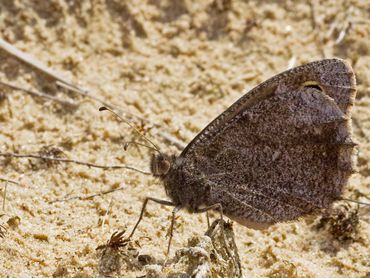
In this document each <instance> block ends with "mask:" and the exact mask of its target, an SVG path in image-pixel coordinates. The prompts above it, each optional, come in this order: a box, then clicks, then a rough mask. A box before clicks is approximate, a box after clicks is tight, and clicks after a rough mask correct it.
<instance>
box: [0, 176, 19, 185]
mask: <svg viewBox="0 0 370 278" xmlns="http://www.w3.org/2000/svg"><path fill="white" fill-rule="evenodd" d="M0 181H5V182H8V183H12V184H16V185H19V186H22V184H20V183H19V182H16V181H14V180H9V179H6V178H2V177H0Z"/></svg>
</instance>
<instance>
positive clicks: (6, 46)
mask: <svg viewBox="0 0 370 278" xmlns="http://www.w3.org/2000/svg"><path fill="white" fill-rule="evenodd" d="M0 48H2V49H3V50H5V51H6V52H8V53H9V54H11V55H13V56H15V57H17V58H18V59H19V60H21V61H23V62H25V63H27V64H29V65H31V66H33V67H35V68H37V69H38V70H40V71H42V72H43V73H45V74H46V75H48V76H50V77H52V78H54V79H56V80H58V81H60V82H63V83H65V84H67V85H69V86H70V87H73V88H75V89H76V90H79V91H81V92H83V93H86V90H84V89H82V88H79V87H78V86H76V85H74V84H72V83H71V82H69V81H68V80H66V79H64V78H63V77H61V76H60V75H59V74H57V73H56V72H54V71H53V70H51V69H50V68H48V67H46V66H45V65H43V64H42V63H40V62H39V61H37V60H36V59H35V58H34V57H32V56H31V55H29V54H27V53H25V52H23V51H21V50H19V49H18V48H16V47H15V46H13V45H11V44H10V43H8V42H6V41H4V40H3V39H1V38H0Z"/></svg>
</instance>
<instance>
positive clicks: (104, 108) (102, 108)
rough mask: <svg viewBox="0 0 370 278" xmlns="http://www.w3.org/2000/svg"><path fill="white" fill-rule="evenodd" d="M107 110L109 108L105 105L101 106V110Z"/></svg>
mask: <svg viewBox="0 0 370 278" xmlns="http://www.w3.org/2000/svg"><path fill="white" fill-rule="evenodd" d="M105 110H108V108H107V107H105V106H102V107H100V108H99V111H105Z"/></svg>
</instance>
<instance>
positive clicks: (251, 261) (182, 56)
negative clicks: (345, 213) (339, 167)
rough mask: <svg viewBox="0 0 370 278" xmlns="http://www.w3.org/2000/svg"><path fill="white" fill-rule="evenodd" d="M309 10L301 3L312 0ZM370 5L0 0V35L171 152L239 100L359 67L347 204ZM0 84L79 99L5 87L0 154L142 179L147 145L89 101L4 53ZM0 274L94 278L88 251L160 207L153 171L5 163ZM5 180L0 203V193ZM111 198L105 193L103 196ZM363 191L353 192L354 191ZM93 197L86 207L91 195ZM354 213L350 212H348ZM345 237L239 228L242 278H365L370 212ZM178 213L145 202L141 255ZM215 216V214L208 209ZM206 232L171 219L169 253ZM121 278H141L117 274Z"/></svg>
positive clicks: (369, 169)
mask: <svg viewBox="0 0 370 278" xmlns="http://www.w3.org/2000/svg"><path fill="white" fill-rule="evenodd" d="M308 3H310V4H308ZM369 18H370V4H369V2H368V1H366V0H362V1H360V0H354V1H334V0H331V1H232V0H229V1H227V0H224V1H222V0H219V1H217V0H215V1H212V0H209V1H208V0H202V1H186V0H173V1H171V0H168V1H160V0H148V1H143V0H136V1H134V0H130V1H119V0H106V1H103V0H93V1H87V0H85V1H71V0H52V1H37V0H27V1H19V0H15V1H13V0H9V1H7V0H4V1H1V2H0V30H1V35H0V36H1V38H2V39H3V40H5V41H7V42H9V43H11V44H12V45H14V46H16V47H17V48H19V49H20V50H22V51H24V52H27V53H28V54H30V55H32V56H33V57H35V58H36V59H37V60H38V61H40V62H41V63H43V64H45V65H47V66H48V67H50V68H52V69H53V70H55V71H56V72H58V74H60V75H61V76H63V77H65V78H67V79H69V80H71V81H73V82H74V83H76V84H79V85H80V86H82V87H84V88H87V89H88V90H89V92H90V93H92V94H93V95H95V96H98V97H99V98H101V99H104V100H105V101H107V102H109V103H112V104H115V105H118V106H120V107H121V109H122V110H124V111H126V112H128V113H133V114H135V115H138V116H140V117H141V118H142V119H143V120H142V121H138V120H137V118H136V117H134V118H133V122H134V123H135V124H136V125H137V126H138V127H139V128H140V130H142V131H143V132H145V133H146V134H147V136H149V137H150V139H151V140H153V141H154V142H155V143H156V144H158V145H159V146H160V148H161V150H162V151H163V152H166V153H175V154H178V153H179V152H180V150H179V149H178V148H177V147H176V146H175V145H174V144H171V143H170V142H168V141H166V140H165V139H164V137H166V136H168V135H170V136H171V137H172V138H173V140H172V141H174V139H176V140H177V141H179V142H181V143H182V144H183V145H186V144H187V143H188V142H190V140H191V139H192V138H193V137H194V136H195V135H196V134H197V133H198V132H199V131H201V130H202V128H204V127H205V126H206V125H207V124H208V123H209V122H210V121H211V120H212V119H213V118H215V117H216V116H217V115H218V114H219V113H221V112H222V111H223V110H225V109H226V108H227V107H228V106H229V105H231V104H232V103H233V102H234V101H235V100H237V99H238V98H239V97H240V96H242V95H243V93H244V92H246V91H247V90H249V89H251V88H253V87H254V86H256V85H257V84H259V83H260V82H262V81H264V80H266V79H267V78H269V77H271V76H273V75H275V74H277V73H279V72H281V71H283V70H286V69H287V68H289V67H291V66H295V65H299V64H303V63H306V62H310V61H314V60H318V59H322V58H328V57H340V58H343V59H346V60H347V61H348V62H349V63H350V64H351V65H352V67H353V69H354V71H355V72H356V77H357V83H358V93H357V98H356V104H355V107H354V110H353V118H354V119H355V121H356V124H355V125H354V127H353V129H354V135H355V138H356V140H357V142H358V144H359V146H358V154H357V157H358V159H357V160H358V172H357V173H356V174H354V175H353V176H352V178H351V180H350V182H349V184H348V186H347V188H346V191H345V196H346V197H348V198H355V199H357V198H360V200H362V201H366V198H364V197H359V193H358V192H361V193H362V194H365V195H367V196H370V187H369V184H370V177H369V173H370V155H369V152H370V143H369V134H370V20H369ZM0 59H1V62H0V80H1V81H4V82H8V83H11V84H15V85H17V86H21V87H25V88H28V89H34V90H39V91H43V92H46V93H48V94H51V95H53V96H57V97H59V98H63V99H68V100H70V101H74V102H76V103H77V104H78V107H75V108H71V107H66V106H63V105H60V104H58V103H56V102H55V101H51V100H45V99H42V98H41V99H40V98H37V97H32V96H30V95H27V94H24V93H22V92H20V91H17V90H10V89H7V88H5V87H3V86H2V87H1V88H0V89H1V91H0V92H1V96H2V97H1V102H0V151H1V152H13V153H23V154H31V153H32V154H37V153H39V152H40V151H44V153H45V152H46V154H48V153H49V154H50V151H52V150H53V149H52V148H55V149H54V154H55V155H60V156H61V157H65V158H70V159H76V160H79V161H85V162H91V163H95V164H101V165H113V164H123V163H128V164H131V165H134V166H135V167H137V168H140V169H144V170H148V169H149V167H148V165H149V161H150V153H151V152H150V151H149V150H146V149H145V148H136V147H135V146H131V147H130V148H129V149H128V150H127V151H124V150H123V146H122V145H123V142H125V141H130V140H138V139H139V138H138V136H137V134H135V132H133V131H132V130H131V129H130V128H129V127H128V126H127V125H125V124H124V123H119V122H118V121H116V120H115V119H114V117H112V115H110V114H109V113H102V112H99V111H98V108H99V107H100V106H101V104H99V103H98V102H96V101H93V100H91V99H90V98H87V97H81V96H79V95H78V94H75V93H72V92H70V91H68V90H66V89H61V88H59V87H57V86H56V85H55V82H54V81H55V80H53V79H52V78H50V77H48V76H46V75H45V74H43V73H42V72H40V71H38V70H36V69H35V68H33V67H31V66H28V65H26V64H25V63H22V62H20V61H19V60H17V59H15V58H14V57H12V56H11V55H9V54H7V53H6V52H5V51H0ZM0 177H2V178H6V179H11V180H14V181H17V182H18V183H19V185H16V184H10V183H9V184H8V185H7V190H6V202H5V204H4V205H3V201H0V204H1V206H0V224H2V225H4V226H5V227H6V228H7V232H6V237H5V238H3V239H0V273H1V274H0V276H1V277H52V276H53V275H54V276H55V277H97V276H99V272H98V265H99V259H100V253H99V251H96V250H95V249H96V247H97V246H99V245H101V244H104V243H105V242H106V241H107V240H108V239H109V237H110V235H111V234H112V233H113V232H114V231H117V230H122V229H125V228H127V229H131V228H132V226H133V225H134V223H135V221H136V220H137V217H138V214H139V212H140V208H141V205H142V202H143V200H144V198H145V197H146V196H152V197H157V198H166V196H165V193H164V190H163V188H162V186H161V184H160V182H159V181H158V180H156V179H154V178H153V177H151V176H150V175H142V174H140V173H137V172H134V171H130V170H124V169H117V170H104V169H96V168H89V167H86V166H83V165H76V164H66V163H47V162H45V161H40V160H35V159H24V158H23V159H16V158H12V159H10V158H1V159H0ZM5 186H6V183H5V182H1V184H0V197H1V199H3V196H4V195H5ZM114 189H117V190H116V191H114V192H111V193H109V194H103V195H99V193H101V192H105V191H107V190H108V191H109V190H114ZM356 192H357V194H355V193H356ZM94 194H98V196H95V197H91V198H86V197H88V196H90V195H94ZM351 207H352V209H354V208H355V206H353V205H352V206H351ZM358 216H359V225H358V227H357V231H356V232H354V233H353V234H352V235H351V236H350V239H347V240H342V239H337V238H335V237H334V236H333V235H332V234H331V233H330V228H325V227H324V228H323V229H318V228H317V224H318V222H319V217H308V218H305V219H300V220H299V221H295V222H292V223H282V224H277V225H275V226H273V227H271V228H269V229H267V230H264V231H255V230H250V229H247V228H245V227H243V226H240V225H238V224H235V225H234V232H235V234H236V243H237V246H238V248H239V255H240V258H241V263H242V268H243V273H244V276H245V277H266V276H269V277H368V275H370V274H369V273H370V258H369V253H370V252H369V247H368V246H369V244H370V239H369V230H370V223H369V209H367V208H364V207H360V209H359V213H358ZM170 217H171V209H170V208H166V207H163V206H159V205H156V204H149V211H148V212H147V213H146V214H145V219H144V220H143V222H142V224H141V225H140V226H139V230H138V232H137V234H136V235H135V238H136V239H140V245H141V247H140V248H139V247H137V249H138V252H140V254H151V255H152V256H154V257H156V258H159V259H160V258H162V259H163V258H165V251H166V244H167V240H166V238H165V235H166V233H167V228H168V225H169V221H170ZM213 217H214V218H215V217H217V214H214V215H213ZM206 229H207V224H206V218H205V216H204V215H191V214H189V213H187V212H186V211H182V212H180V213H179V217H178V219H177V224H176V227H175V230H176V231H175V235H174V240H173V249H172V251H171V252H172V254H173V253H175V251H176V249H178V248H180V247H182V246H184V245H186V242H187V240H188V239H189V238H191V237H192V236H193V235H201V234H203V233H204V232H205V231H206ZM122 269H123V270H124V273H125V274H123V275H124V277H137V276H140V275H144V274H143V271H139V270H137V269H128V270H127V269H126V266H125V265H123V266H122Z"/></svg>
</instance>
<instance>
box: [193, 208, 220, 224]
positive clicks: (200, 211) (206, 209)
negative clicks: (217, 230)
mask: <svg viewBox="0 0 370 278" xmlns="http://www.w3.org/2000/svg"><path fill="white" fill-rule="evenodd" d="M212 209H213V210H218V211H219V213H220V219H221V220H222V221H223V220H224V214H223V210H222V205H221V203H216V204H213V205H210V206H208V207H204V208H197V209H196V210H195V212H197V213H202V212H208V211H209V210H212ZM207 218H208V214H207ZM208 225H209V219H208Z"/></svg>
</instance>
